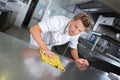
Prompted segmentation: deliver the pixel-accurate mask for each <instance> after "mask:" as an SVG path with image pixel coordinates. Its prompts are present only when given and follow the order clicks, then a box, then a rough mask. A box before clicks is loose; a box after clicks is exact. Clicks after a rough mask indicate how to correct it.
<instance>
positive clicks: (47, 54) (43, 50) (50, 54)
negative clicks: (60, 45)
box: [42, 49, 54, 59]
mask: <svg viewBox="0 0 120 80" xmlns="http://www.w3.org/2000/svg"><path fill="white" fill-rule="evenodd" d="M42 52H43V54H44V55H46V56H47V57H48V58H51V59H52V58H53V56H54V53H53V52H51V51H50V50H49V49H42Z"/></svg>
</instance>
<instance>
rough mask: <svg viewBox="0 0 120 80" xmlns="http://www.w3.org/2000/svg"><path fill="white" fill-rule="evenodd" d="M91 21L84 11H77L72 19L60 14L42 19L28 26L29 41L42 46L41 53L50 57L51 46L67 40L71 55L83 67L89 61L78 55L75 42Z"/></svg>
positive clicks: (89, 25) (88, 27)
mask: <svg viewBox="0 0 120 80" xmlns="http://www.w3.org/2000/svg"><path fill="white" fill-rule="evenodd" d="M91 22H92V21H91V18H90V16H89V15H88V14H86V13H79V14H77V15H76V16H74V17H73V18H72V19H69V18H67V17H65V16H60V15H59V16H53V17H50V18H46V19H43V20H42V21H41V22H39V23H38V24H36V25H34V26H32V27H30V33H31V34H30V43H31V44H33V45H36V46H38V47H40V48H42V50H43V54H45V55H46V56H48V57H49V58H52V57H53V55H54V53H53V52H52V51H51V47H52V46H57V45H62V44H65V43H67V42H69V47H70V48H71V49H70V51H71V55H72V57H73V58H74V60H75V61H76V63H77V64H78V66H79V67H80V68H83V69H84V68H85V67H86V66H88V65H89V63H88V61H87V60H86V59H82V58H79V57H78V51H77V43H78V37H79V36H80V34H81V33H82V32H83V31H85V30H86V29H90V27H91Z"/></svg>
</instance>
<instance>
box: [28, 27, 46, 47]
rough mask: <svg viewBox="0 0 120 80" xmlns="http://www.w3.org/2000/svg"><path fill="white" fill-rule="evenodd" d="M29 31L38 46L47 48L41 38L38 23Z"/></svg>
mask: <svg viewBox="0 0 120 80" xmlns="http://www.w3.org/2000/svg"><path fill="white" fill-rule="evenodd" d="M30 33H31V34H32V36H33V38H34V40H35V41H36V43H37V44H38V45H39V47H41V48H47V46H46V44H45V42H44V41H43V39H42V36H41V33H42V31H41V29H40V27H39V26H38V25H35V26H33V27H31V28H30Z"/></svg>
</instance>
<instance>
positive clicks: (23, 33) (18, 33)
mask: <svg viewBox="0 0 120 80" xmlns="http://www.w3.org/2000/svg"><path fill="white" fill-rule="evenodd" d="M3 32H4V33H6V34H8V35H11V36H14V37H16V38H18V39H21V40H23V41H26V42H29V35H30V33H29V29H26V28H24V27H21V28H19V27H17V26H14V25H12V26H11V27H9V28H8V29H6V30H5V31H3Z"/></svg>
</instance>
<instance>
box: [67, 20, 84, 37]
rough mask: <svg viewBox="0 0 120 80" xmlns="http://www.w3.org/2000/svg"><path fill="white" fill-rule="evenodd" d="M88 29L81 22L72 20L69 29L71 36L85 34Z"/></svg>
mask: <svg viewBox="0 0 120 80" xmlns="http://www.w3.org/2000/svg"><path fill="white" fill-rule="evenodd" d="M85 29H86V28H85V27H84V25H83V23H82V22H81V20H76V21H75V20H74V19H73V20H71V24H70V26H69V28H68V33H69V35H70V36H75V35H78V34H80V33H81V32H83V31H84V30H85Z"/></svg>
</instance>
